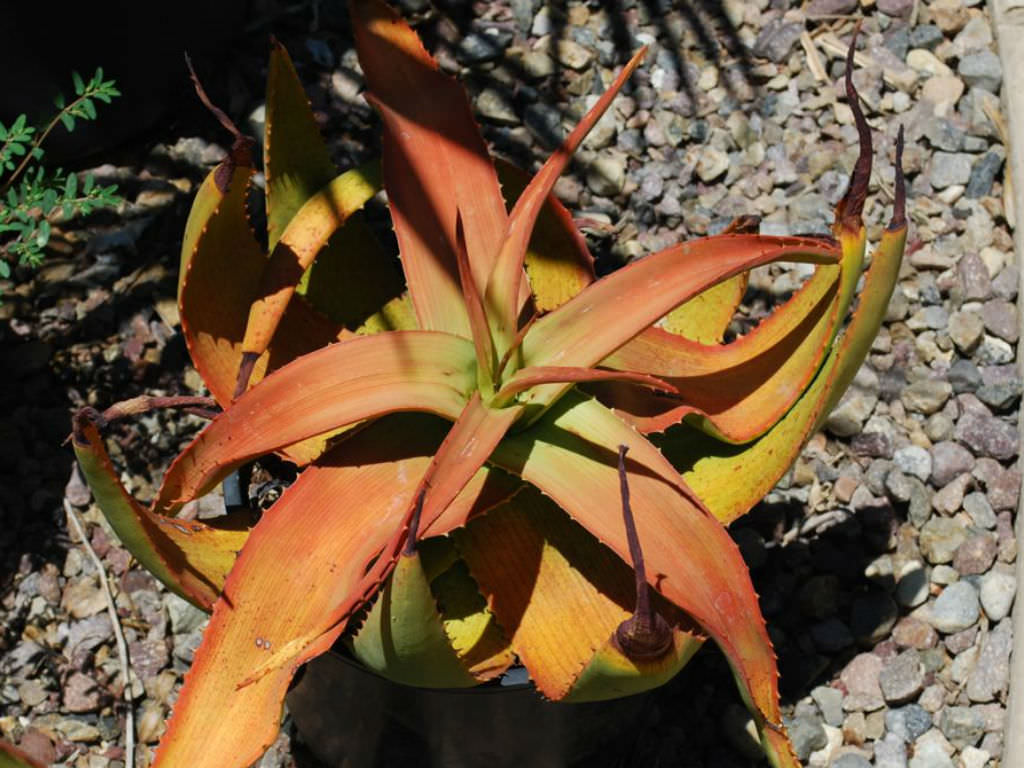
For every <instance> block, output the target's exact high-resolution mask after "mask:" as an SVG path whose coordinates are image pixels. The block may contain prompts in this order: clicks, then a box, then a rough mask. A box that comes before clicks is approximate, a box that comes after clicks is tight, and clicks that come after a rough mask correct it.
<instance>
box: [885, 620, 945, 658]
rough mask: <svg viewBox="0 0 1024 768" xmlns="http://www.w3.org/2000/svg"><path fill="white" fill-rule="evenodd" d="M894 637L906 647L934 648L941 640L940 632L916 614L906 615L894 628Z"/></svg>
mask: <svg viewBox="0 0 1024 768" xmlns="http://www.w3.org/2000/svg"><path fill="white" fill-rule="evenodd" d="M892 639H893V640H894V641H895V643H896V645H898V646H901V647H904V648H917V649H918V650H923V649H925V648H934V647H935V644H936V643H938V641H939V636H938V633H936V631H935V630H934V629H933V628H932V626H931V625H930V624H928V623H927V622H924V621H921V619H918V618H916V617H914V616H904V617H903V618H902V619H900V620H899V621H898V622H896V626H894V627H893V629H892Z"/></svg>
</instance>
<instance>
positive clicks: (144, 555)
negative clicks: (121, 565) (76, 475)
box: [72, 409, 249, 611]
mask: <svg viewBox="0 0 1024 768" xmlns="http://www.w3.org/2000/svg"><path fill="white" fill-rule="evenodd" d="M96 417H97V414H96V413H95V412H94V411H91V410H90V409H83V410H82V411H79V412H78V413H77V414H76V415H75V420H74V421H75V430H74V434H73V437H72V446H73V447H74V449H75V456H76V457H77V458H78V464H79V466H80V467H81V468H82V474H83V475H84V476H85V479H86V481H87V482H88V483H89V488H90V489H91V490H92V493H93V496H94V498H95V499H96V503H97V505H98V506H99V508H100V510H101V511H102V512H103V514H104V516H105V517H106V518H107V521H108V522H109V523H110V525H111V527H112V528H113V529H114V532H115V533H116V534H117V536H118V538H119V539H120V540H121V541H122V543H123V544H124V545H125V546H126V547H127V548H128V551H129V552H131V553H132V556H133V557H134V558H135V559H136V560H138V561H139V562H140V563H141V564H142V565H143V566H144V567H145V568H146V570H148V571H149V572H150V573H152V574H153V575H154V576H156V578H158V579H159V580H160V581H162V582H163V583H164V584H165V585H166V586H167V588H168V589H170V590H171V591H172V592H174V593H176V594H178V595H180V596H181V597H183V598H185V599H186V600H188V601H190V602H192V603H195V604H196V605H197V606H199V607H200V608H203V609H204V610H207V611H208V610H210V609H211V608H212V607H213V603H214V601H215V600H216V599H217V596H218V595H219V594H220V591H221V589H222V588H223V586H224V580H225V579H226V578H227V575H228V572H229V571H230V570H231V567H232V565H234V562H235V556H236V555H237V553H238V551H239V550H240V549H242V545H243V544H244V543H245V541H246V539H247V538H248V536H249V530H248V528H247V527H244V526H238V527H237V528H235V529H231V528H228V527H212V526H210V525H206V524H204V523H201V522H198V521H186V520H173V519H171V518H167V517H163V516H161V515H156V514H153V513H152V512H150V511H148V510H147V509H145V508H144V507H142V506H141V505H140V504H139V503H138V502H136V501H135V499H134V498H132V496H131V495H130V494H129V493H128V492H127V491H126V490H125V489H124V486H122V485H121V482H120V480H118V475H117V472H116V471H115V470H114V466H113V464H112V463H111V461H110V456H109V455H108V453H107V449H106V446H105V445H104V444H103V438H102V436H101V435H100V432H99V428H98V427H97V418H96ZM229 522H234V520H232V521H229Z"/></svg>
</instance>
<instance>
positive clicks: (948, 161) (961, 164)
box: [929, 152, 974, 189]
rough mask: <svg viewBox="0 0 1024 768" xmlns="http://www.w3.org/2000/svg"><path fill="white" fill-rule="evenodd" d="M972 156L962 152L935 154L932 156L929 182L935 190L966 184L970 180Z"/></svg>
mask: <svg viewBox="0 0 1024 768" xmlns="http://www.w3.org/2000/svg"><path fill="white" fill-rule="evenodd" d="M973 159H974V157H973V155H968V154H964V153H962V152H936V153H935V154H934V155H932V161H931V171H930V174H929V180H930V181H931V184H932V186H933V187H935V189H945V188H946V187H951V186H953V185H954V184H966V183H967V182H968V181H970V179H971V163H972V161H973Z"/></svg>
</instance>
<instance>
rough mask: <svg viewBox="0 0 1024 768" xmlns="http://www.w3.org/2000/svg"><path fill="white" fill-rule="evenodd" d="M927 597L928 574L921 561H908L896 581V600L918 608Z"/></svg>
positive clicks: (905, 605) (908, 606) (907, 606)
mask: <svg viewBox="0 0 1024 768" xmlns="http://www.w3.org/2000/svg"><path fill="white" fill-rule="evenodd" d="M958 551H959V550H958ZM927 599H928V574H927V573H925V570H924V567H923V565H922V564H921V563H919V562H909V563H907V564H906V565H905V566H904V567H903V568H902V570H901V571H900V578H899V581H897V582H896V601H897V602H898V603H899V604H900V605H902V606H904V607H906V608H916V607H917V606H919V605H921V603H923V602H924V601H925V600H927Z"/></svg>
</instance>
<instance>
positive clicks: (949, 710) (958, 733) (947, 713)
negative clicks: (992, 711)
mask: <svg viewBox="0 0 1024 768" xmlns="http://www.w3.org/2000/svg"><path fill="white" fill-rule="evenodd" d="M939 728H940V729H941V730H942V735H943V736H945V737H946V738H947V739H948V740H949V743H950V744H952V745H953V746H955V747H958V748H960V749H963V748H964V747H966V746H973V745H975V744H977V743H978V742H979V741H981V737H982V735H983V734H984V733H985V722H984V721H983V720H982V719H981V716H980V715H979V714H978V713H977V712H975V711H974V710H973V709H972V708H971V707H946V708H945V709H943V710H942V713H941V714H940V715H939Z"/></svg>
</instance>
